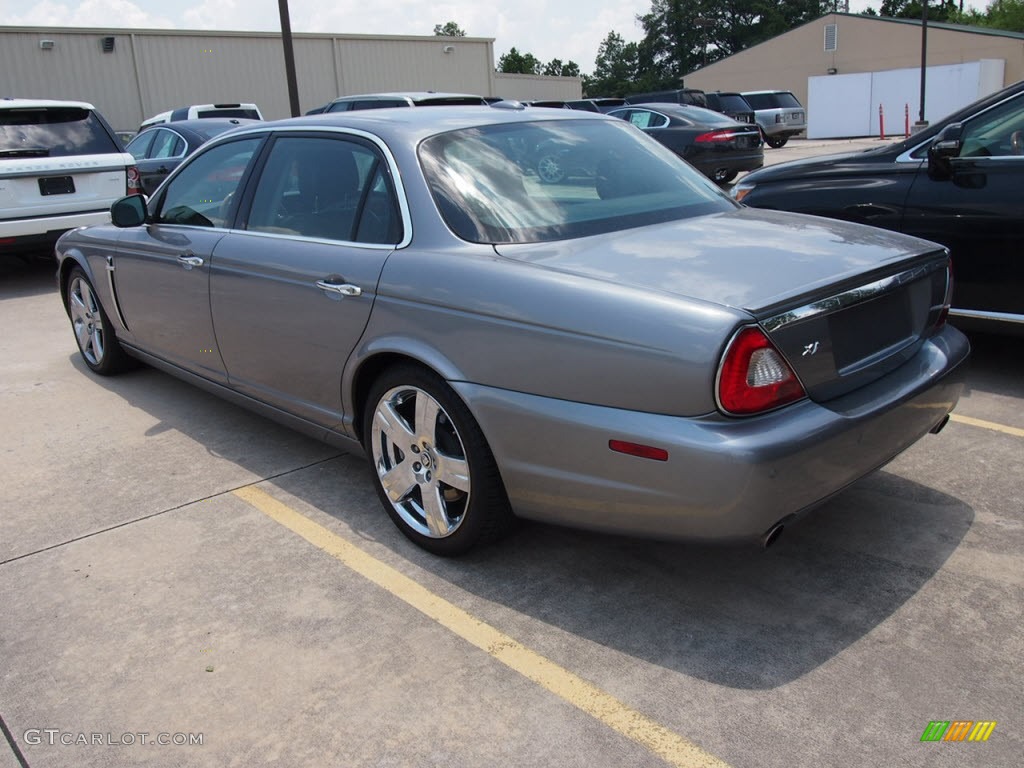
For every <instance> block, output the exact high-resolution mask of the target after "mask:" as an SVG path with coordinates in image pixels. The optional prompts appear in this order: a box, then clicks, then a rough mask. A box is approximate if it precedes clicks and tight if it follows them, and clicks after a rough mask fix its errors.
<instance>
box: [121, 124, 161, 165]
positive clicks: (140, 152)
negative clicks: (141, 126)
mask: <svg viewBox="0 0 1024 768" xmlns="http://www.w3.org/2000/svg"><path fill="white" fill-rule="evenodd" d="M156 133H157V132H156V131H146V132H145V133H142V134H139V135H138V136H136V137H135V138H134V139H132V140H131V141H130V142H129V143H128V146H127V147H126V149H127V150H128V152H129V153H130V154H131V156H132V157H134V158H135V159H136V160H145V159H146V151H147V150H148V149H149V148H150V146H152V144H153V137H154V136H155V135H156Z"/></svg>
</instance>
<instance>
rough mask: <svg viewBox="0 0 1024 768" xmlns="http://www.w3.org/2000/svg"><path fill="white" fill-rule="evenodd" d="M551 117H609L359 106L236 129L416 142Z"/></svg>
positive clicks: (548, 111) (487, 108) (549, 111)
mask: <svg viewBox="0 0 1024 768" xmlns="http://www.w3.org/2000/svg"><path fill="white" fill-rule="evenodd" d="M551 120H613V121H615V122H616V123H617V122H620V121H619V120H618V118H610V117H607V116H606V115H603V114H599V113H596V112H583V111H580V110H571V109H545V110H538V109H533V110H531V109H495V108H494V107H490V106H487V105H484V104H481V105H480V106H479V107H477V106H466V107H463V106H453V107H445V108H444V109H409V108H407V107H390V108H387V109H362V110H354V111H349V112H324V113H322V114H318V115H304V116H302V117H292V118H288V119H286V120H275V121H272V122H259V121H254V122H253V125H251V126H248V127H243V128H240V129H239V131H237V132H236V133H246V134H249V133H258V132H264V131H273V130H275V129H280V128H286V127H287V128H354V129H360V130H364V131H367V132H369V133H373V134H376V135H378V136H380V137H382V138H383V139H385V140H386V141H408V142H413V143H415V142H419V141H421V140H423V139H425V138H427V137H430V136H434V135H436V134H439V133H445V132H447V131H453V130H458V129H460V128H475V127H480V126H485V125H502V124H511V123H536V122H547V121H551Z"/></svg>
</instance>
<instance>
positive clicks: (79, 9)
mask: <svg viewBox="0 0 1024 768" xmlns="http://www.w3.org/2000/svg"><path fill="white" fill-rule="evenodd" d="M288 5H289V10H290V17H291V25H292V31H293V32H320V33H324V32H326V33H338V34H368V35H431V34H433V32H434V25H435V24H444V23H445V22H448V21H454V22H456V23H457V24H458V25H459V26H460V27H461V28H462V29H464V30H465V31H466V33H467V34H468V35H469V36H471V37H493V38H495V42H494V54H495V57H498V56H500V55H501V54H503V53H506V52H507V51H508V50H509V49H510V48H512V47H513V46H514V47H515V48H516V49H517V50H518V51H519V52H520V53H527V52H528V53H532V54H533V55H534V56H536V57H537V58H538V59H540V60H541V61H543V62H547V61H550V60H551V59H554V58H558V59H561V60H562V61H563V62H564V61H570V60H571V61H575V62H576V63H577V64H579V65H580V70H581V71H582V72H592V71H593V69H594V58H595V57H596V56H597V48H598V46H599V45H600V44H601V42H602V41H603V40H604V39H605V38H606V37H607V36H608V33H609V32H610V31H612V30H615V31H616V32H618V33H619V34H620V35H622V37H623V38H624V39H625V40H626V42H631V41H637V40H639V39H640V38H641V37H642V30H641V28H640V26H639V25H638V24H637V23H636V17H637V15H639V14H642V13H646V12H647V11H648V10H650V7H651V2H650V0H471V1H470V2H466V1H465V0H459V1H458V2H445V1H444V0H440V1H439V2H433V3H430V2H423V0H383V1H382V0H328V1H327V2H325V0H289V2H288ZM869 5H871V6H874V7H875V8H876V9H877V8H879V7H880V5H881V0H851V2H850V11H851V12H852V13H857V12H859V11H861V10H863V9H864V8H866V7H867V6H869ZM985 5H986V0H968V2H967V3H965V7H972V8H979V9H982V8H984V7H985ZM0 19H2V20H3V24H5V25H10V26H46V27H51V26H62V27H99V28H111V29H113V28H119V27H130V28H137V29H152V28H164V27H167V28H173V29H212V30H230V31H236V30H239V31H242V30H244V31H261V32H271V31H277V30H279V29H280V17H279V14H278V3H277V0H172V2H168V1H167V0H81V1H80V2H76V1H75V0H37V2H34V3H32V4H31V5H30V4H28V3H25V2H23V0H0Z"/></svg>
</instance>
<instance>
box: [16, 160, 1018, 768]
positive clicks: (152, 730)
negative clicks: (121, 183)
mask: <svg viewBox="0 0 1024 768" xmlns="http://www.w3.org/2000/svg"><path fill="white" fill-rule="evenodd" d="M861 141H862V142H863V141H870V140H861ZM833 146H836V147H837V148H836V149H832V147H833ZM826 149H830V150H831V151H842V150H843V149H844V147H843V146H840V145H828V146H827V147H826ZM810 150H811V148H810V147H809V146H807V145H801V144H800V143H799V142H791V144H790V145H787V147H785V148H783V149H782V150H766V156H767V157H769V158H774V157H775V156H778V157H780V158H781V157H782V155H783V154H784V153H786V154H788V155H789V157H793V156H796V153H797V152H800V151H810ZM817 151H822V150H821V149H820V148H819V149H818V150H817ZM787 159H788V158H787ZM0 325H2V327H3V328H4V331H5V332H4V333H3V334H2V335H0V355H2V356H3V360H4V365H3V376H2V380H0V408H2V413H3V425H4V430H3V436H4V441H3V446H2V447H0V452H2V455H3V462H2V465H0V483H2V487H3V489H4V493H3V497H2V499H0V730H2V731H3V734H4V738H3V739H0V768H14V767H15V766H22V768H24V766H32V768H44V767H50V766H53V767H63V766H82V767H88V766H102V767H103V768H109V767H111V766H136V765H142V766H245V767H247V768H248V766H259V765H275V766H326V765H336V766H349V765H352V766H440V765H444V766H467V767H470V766H473V767H475V766H484V765H503V766H545V767H548V766H575V765H579V766H591V767H593V766H609V767H611V766H616V767H617V766H626V765H628V766H659V765H666V764H669V765H677V766H722V765H731V766H736V767H737V768H739V767H740V766H743V767H749V768H760V767H762V766H766V767H777V768H792V767H793V766H808V768H825V767H828V766H835V767H836V768H839V767H842V768H846V767H848V766H896V765H899V766H985V767H986V768H988V767H998V766H1007V767H1009V766H1014V767H1016V766H1019V765H1020V764H1021V755H1022V754H1024V736H1022V734H1024V727H1022V719H1024V669H1022V663H1021V659H1022V658H1024V636H1022V633H1021V626H1022V618H1024V616H1022V613H1024V482H1022V472H1021V459H1022V457H1024V340H1022V339H1015V338H1004V337H999V336H994V335H991V336H990V335H974V336H972V343H973V346H974V355H973V361H972V368H971V372H970V374H969V379H968V390H967V392H966V394H965V396H964V398H963V399H962V400H961V402H960V405H959V407H958V408H957V410H956V414H955V417H954V420H953V421H952V422H951V423H950V424H949V425H948V426H947V428H946V429H945V430H944V431H943V432H942V433H941V434H939V435H937V436H928V437H926V438H925V439H924V440H922V441H921V442H920V443H918V444H917V445H915V446H914V447H913V448H912V449H911V450H909V451H908V452H907V453H905V454H904V455H902V456H900V457H899V458H898V459H896V460H895V461H894V462H892V463H891V464H889V465H888V466H886V467H885V468H883V469H882V470H880V471H879V472H877V473H875V474H874V475H872V476H870V477H868V478H866V479H864V480H862V481H860V482H859V483H857V484H855V485H854V486H853V487H851V488H850V489H848V490H847V491H846V492H844V493H843V494H841V495H840V496H838V497H836V498H834V499H833V500H832V501H830V502H829V503H827V504H826V505H825V506H823V507H822V508H820V509H818V510H817V511H816V512H815V513H814V514H813V515H811V516H809V517H807V518H806V519H805V520H804V521H802V523H801V524H800V525H798V526H795V527H793V528H791V529H789V530H787V532H786V534H785V535H783V536H782V537H781V539H780V540H779V542H778V543H777V544H776V545H775V546H774V547H773V548H771V549H769V550H768V551H767V552H759V551H754V550H751V549H746V548H722V547H708V546H698V545H693V544H679V543H664V542H650V541H642V540H635V539H628V538H618V537H609V536H601V535H596V534H590V533H585V532H579V531H570V530H563V529H560V528H555V527H550V526H544V525H537V524H527V525H523V526H522V527H521V528H520V529H519V530H518V531H517V532H516V533H515V534H514V535H513V536H512V537H511V538H510V539H508V540H506V541H504V542H503V543H501V544H500V545H498V546H495V547H491V548H488V549H486V550H484V551H481V552H479V553H478V554H475V555H473V556H471V557H467V558H463V559H458V560H443V559H438V558H435V557H432V556H430V555H427V554H425V553H424V552H422V551H420V550H418V549H416V548H415V547H413V546H412V545H411V544H409V543H408V542H407V541H406V540H405V539H404V538H403V537H402V536H401V534H400V533H399V532H398V531H397V529H395V528H394V526H393V525H392V524H391V522H390V521H389V520H388V518H387V517H386V515H385V513H384V512H383V510H382V509H381V507H380V505H379V502H378V500H377V498H376V495H375V493H374V491H373V487H372V485H371V483H370V481H369V478H368V474H367V472H368V470H367V467H366V464H365V461H364V460H363V459H362V458H361V457H359V456H348V455H341V454H339V453H337V451H335V450H334V449H332V448H330V447H328V446H325V445H322V444H320V443H317V442H314V441H311V440H308V439H306V438H304V437H302V436H299V435H297V434H295V433H292V432H289V431H287V430H285V429H283V428H281V427H278V426H277V425H275V424H273V423H271V422H268V421H266V420H264V419H261V418H259V417H256V416H253V415H251V414H249V413H248V412H246V411H243V410H241V409H239V408H236V407H235V406H232V405H229V404H226V403H225V402H223V401H221V400H219V399H217V398H215V397H213V396H210V395H208V394H205V393H203V392H201V391H199V390H197V389H195V388H193V387H190V386H188V385H186V384H184V383H182V382H179V381H177V380H176V379H173V378H171V377H169V376H166V375H164V374H162V373H159V372H157V371H155V370H153V369H150V368H145V367H143V368H139V369H138V370H136V371H133V372H130V373H128V374H126V375H123V376H120V377H116V378H107V379H104V378H100V377H96V376H94V375H92V374H90V373H89V371H88V370H87V369H86V368H85V366H84V365H83V363H82V362H81V361H80V359H79V356H78V353H77V348H76V345H75V342H74V339H73V336H72V333H71V330H70V327H69V323H68V321H67V317H66V316H65V314H64V312H63V309H62V307H61V305H60V300H59V296H58V294H57V291H56V287H55V285H54V282H53V278H52V265H50V264H47V263H45V262H35V263H33V264H29V265H24V264H16V265H11V264H6V265H0ZM933 721H942V722H945V721H949V722H951V723H952V722H955V721H971V722H972V723H978V722H989V723H991V722H995V726H994V728H992V729H991V732H990V736H989V738H988V740H987V741H968V740H964V741H953V740H949V741H939V742H931V741H922V740H921V739H922V734H923V733H924V732H925V730H926V728H927V727H928V726H929V724H930V723H931V722H933ZM972 728H973V726H972Z"/></svg>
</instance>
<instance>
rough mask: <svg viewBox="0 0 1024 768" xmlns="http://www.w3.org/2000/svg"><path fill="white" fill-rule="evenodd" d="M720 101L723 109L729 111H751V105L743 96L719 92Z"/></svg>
mask: <svg viewBox="0 0 1024 768" xmlns="http://www.w3.org/2000/svg"><path fill="white" fill-rule="evenodd" d="M718 103H719V104H720V105H721V109H722V111H726V110H728V111H729V112H749V111H750V105H749V104H748V103H747V102H746V101H745V100H744V99H743V97H742V96H738V95H729V94H719V95H718Z"/></svg>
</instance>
